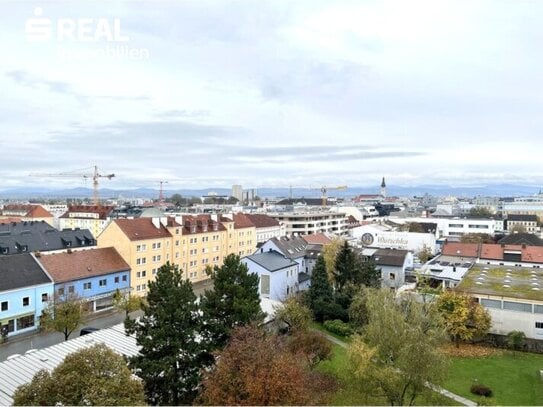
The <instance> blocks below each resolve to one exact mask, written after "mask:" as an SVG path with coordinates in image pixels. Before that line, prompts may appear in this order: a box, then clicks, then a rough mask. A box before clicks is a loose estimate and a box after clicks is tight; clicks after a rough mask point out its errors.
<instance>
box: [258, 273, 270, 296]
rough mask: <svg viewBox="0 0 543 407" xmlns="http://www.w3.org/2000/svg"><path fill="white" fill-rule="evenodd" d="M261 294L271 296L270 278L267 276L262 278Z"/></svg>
mask: <svg viewBox="0 0 543 407" xmlns="http://www.w3.org/2000/svg"><path fill="white" fill-rule="evenodd" d="M260 293H261V294H264V295H269V294H270V276H268V275H265V274H263V275H261V276H260Z"/></svg>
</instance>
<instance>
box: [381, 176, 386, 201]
mask: <svg viewBox="0 0 543 407" xmlns="http://www.w3.org/2000/svg"><path fill="white" fill-rule="evenodd" d="M381 196H382V197H383V198H386V197H387V184H386V183H385V177H383V181H382V182H381Z"/></svg>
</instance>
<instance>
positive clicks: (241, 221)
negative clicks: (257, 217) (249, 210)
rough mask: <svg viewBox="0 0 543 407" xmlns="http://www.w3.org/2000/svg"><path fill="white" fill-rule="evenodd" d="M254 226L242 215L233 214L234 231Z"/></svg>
mask: <svg viewBox="0 0 543 407" xmlns="http://www.w3.org/2000/svg"><path fill="white" fill-rule="evenodd" d="M254 227H255V225H254V224H253V222H251V219H249V217H247V215H246V214H244V213H235V214H234V229H243V228H254Z"/></svg>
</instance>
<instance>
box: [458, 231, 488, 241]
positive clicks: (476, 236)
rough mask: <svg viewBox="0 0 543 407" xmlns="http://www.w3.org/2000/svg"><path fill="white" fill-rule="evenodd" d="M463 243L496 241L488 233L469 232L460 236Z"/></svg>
mask: <svg viewBox="0 0 543 407" xmlns="http://www.w3.org/2000/svg"><path fill="white" fill-rule="evenodd" d="M460 242H461V243H494V239H493V238H492V236H490V235H489V234H487V233H467V234H465V235H462V236H461V237H460Z"/></svg>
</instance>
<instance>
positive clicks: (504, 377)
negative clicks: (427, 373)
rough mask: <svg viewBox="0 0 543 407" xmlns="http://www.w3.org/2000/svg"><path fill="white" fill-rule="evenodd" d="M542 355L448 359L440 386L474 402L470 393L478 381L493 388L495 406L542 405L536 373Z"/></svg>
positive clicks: (542, 390) (542, 387) (542, 361)
mask: <svg viewBox="0 0 543 407" xmlns="http://www.w3.org/2000/svg"><path fill="white" fill-rule="evenodd" d="M540 369H543V355H538V354H533V353H520V352H517V353H516V356H514V355H513V353H512V352H508V351H506V352H501V353H500V354H496V355H493V356H486V357H477V358H458V357H453V358H451V365H450V369H449V378H448V379H447V381H446V382H445V383H444V385H443V387H444V388H446V389H447V390H450V391H452V392H453V393H456V394H459V395H461V396H464V397H466V398H469V399H472V400H475V401H476V400H477V398H476V396H474V395H473V394H471V393H470V390H469V389H470V387H471V385H472V384H473V383H474V382H475V381H477V382H478V383H481V384H484V385H486V386H488V387H490V388H491V389H492V392H493V402H494V403H496V404H498V405H516V406H540V405H543V383H542V381H541V379H540V376H539V370H540Z"/></svg>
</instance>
